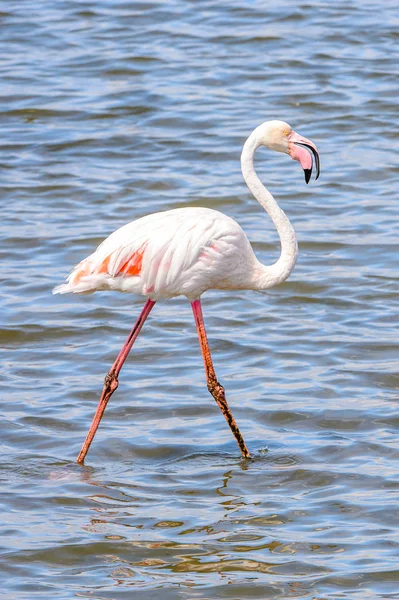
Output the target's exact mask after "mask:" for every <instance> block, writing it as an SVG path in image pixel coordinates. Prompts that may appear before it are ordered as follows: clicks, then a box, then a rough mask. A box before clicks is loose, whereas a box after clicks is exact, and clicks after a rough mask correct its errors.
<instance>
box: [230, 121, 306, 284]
mask: <svg viewBox="0 0 399 600" xmlns="http://www.w3.org/2000/svg"><path fill="white" fill-rule="evenodd" d="M260 145H261V143H260V141H259V134H258V132H257V130H256V129H255V131H253V132H252V133H251V135H250V136H249V138H248V139H247V141H246V142H245V144H244V148H243V151H242V154H241V169H242V174H243V176H244V179H245V182H246V184H247V186H248V187H249V189H250V190H251V192H252V194H253V195H254V196H255V198H256V199H257V201H258V202H259V204H260V205H261V206H263V208H264V209H265V211H266V212H267V214H268V215H269V216H270V218H271V220H272V221H273V223H274V226H275V227H276V229H277V233H278V235H279V237H280V243H281V254H280V258H279V259H278V261H277V262H275V263H274V264H273V265H271V266H266V265H262V264H261V263H258V268H257V269H256V270H255V273H254V281H253V286H254V289H258V290H263V289H267V288H269V287H272V286H273V285H277V284H279V283H282V282H283V281H285V280H286V279H287V277H288V276H289V275H290V273H291V271H292V269H293V268H294V266H295V263H296V259H297V256H298V244H297V241H296V235H295V231H294V228H293V227H292V225H291V223H290V222H289V220H288V217H287V215H286V214H285V212H284V211H283V210H282V209H281V208H280V207H279V205H278V204H277V202H276V201H275V199H274V198H273V196H272V195H271V193H270V192H269V191H268V190H267V189H266V188H265V186H264V185H263V183H262V182H261V181H260V179H259V177H258V176H257V174H256V172H255V168H254V155H255V152H256V150H257V148H258V147H259V146H260Z"/></svg>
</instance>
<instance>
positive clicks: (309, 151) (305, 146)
mask: <svg viewBox="0 0 399 600" xmlns="http://www.w3.org/2000/svg"><path fill="white" fill-rule="evenodd" d="M288 154H289V155H290V156H291V158H293V159H294V160H297V161H298V162H300V163H301V166H302V169H303V171H304V173H305V181H306V183H309V181H310V178H311V175H312V168H313V159H314V162H315V164H316V177H315V179H318V177H319V175H320V157H319V152H318V150H317V148H316V144H314V143H313V142H311V141H310V140H308V139H307V138H305V137H302V136H301V135H299V134H298V133H295V131H292V132H291V133H290V135H289V136H288Z"/></svg>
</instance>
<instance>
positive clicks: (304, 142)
mask: <svg viewBox="0 0 399 600" xmlns="http://www.w3.org/2000/svg"><path fill="white" fill-rule="evenodd" d="M259 146H267V147H268V148H270V149H271V150H276V151H277V152H284V153H286V154H289V155H290V156H291V158H293V159H295V160H297V161H299V162H300V164H301V166H302V168H303V170H304V172H305V181H306V183H308V182H309V180H310V177H311V174H312V166H313V157H314V160H315V163H316V179H317V178H318V176H319V173H320V161H319V154H318V151H317V148H316V146H315V144H314V143H313V142H311V141H310V140H308V139H306V138H304V137H302V136H300V135H298V134H297V133H295V131H293V130H292V128H291V127H290V126H289V125H288V124H287V123H285V122H283V121H266V122H265V123H262V125H259V127H257V128H256V129H255V130H254V131H253V132H252V133H251V135H250V136H249V138H248V139H247V141H246V142H245V144H244V148H243V151H242V155H241V167H242V173H243V176H244V179H245V181H246V183H247V185H248V187H249V189H250V190H251V192H252V194H253V195H254V196H255V198H256V199H257V200H258V202H259V204H260V205H261V206H262V207H263V208H264V209H265V210H266V212H267V213H268V214H269V216H270V218H271V219H272V221H273V223H274V225H275V227H276V229H277V232H278V234H279V237H280V242H281V255H280V258H279V259H278V260H277V262H275V263H274V264H272V265H270V266H266V265H263V264H261V263H260V262H259V261H258V259H257V258H256V256H255V254H254V252H253V250H252V247H251V244H250V243H249V241H248V238H247V236H246V235H245V233H244V232H243V230H242V229H241V227H240V226H239V225H238V223H236V221H234V220H233V219H231V218H230V217H228V216H226V215H224V214H222V213H220V212H218V211H216V210H212V209H209V208H190V207H187V208H177V209H174V210H168V211H165V212H158V213H154V214H151V215H147V216H145V217H142V218H141V219H138V220H137V221H132V222H131V223H128V224H127V225H125V226H124V227H121V228H120V229H118V230H117V231H114V233H112V234H111V235H110V236H109V237H108V238H106V239H105V240H104V241H103V242H102V244H101V245H100V246H99V247H98V248H97V250H96V251H95V252H94V253H93V254H91V255H90V256H88V257H87V258H85V259H84V260H82V261H81V262H80V263H79V264H78V265H77V266H76V267H75V268H74V269H73V271H72V272H71V274H70V275H69V277H68V279H67V283H65V284H64V285H60V286H58V287H56V288H55V289H54V293H55V294H57V293H59V294H65V293H68V292H73V293H83V292H85V293H87V292H94V291H97V290H118V291H122V292H133V293H136V294H141V295H142V296H145V297H146V298H147V301H146V303H145V305H144V308H143V310H142V312H141V314H140V316H139V318H138V319H137V321H136V323H135V325H134V327H133V329H132V331H131V332H130V335H129V337H128V338H127V340H126V342H125V344H124V346H123V348H122V350H121V351H120V353H119V355H118V357H117V359H116V360H115V362H114V364H113V365H112V367H111V369H110V371H109V372H108V374H107V375H106V377H105V383H104V388H103V391H102V395H101V398H100V402H99V405H98V408H97V411H96V413H95V416H94V419H93V422H92V424H91V427H90V429H89V432H88V434H87V436H86V439H85V441H84V443H83V446H82V449H81V451H80V453H79V456H78V458H77V462H78V463H80V464H83V462H84V459H85V456H86V454H87V452H88V450H89V447H90V444H91V442H92V441H93V438H94V435H95V433H96V431H97V428H98V426H99V424H100V421H101V418H102V416H103V413H104V410H105V407H106V405H107V403H108V400H109V399H110V397H111V395H112V394H113V392H114V391H115V390H116V388H117V387H118V375H119V372H120V370H121V368H122V366H123V364H124V362H125V360H126V358H127V356H128V354H129V352H130V350H131V348H132V346H133V344H134V342H135V340H136V338H137V336H138V334H139V333H140V331H141V328H142V326H143V324H144V322H145V320H146V318H147V317H148V315H149V313H150V311H151V309H152V308H153V306H154V304H155V302H156V301H157V300H159V299H161V298H173V297H174V296H179V295H183V296H186V297H187V298H188V300H189V301H190V302H191V306H192V310H193V313H194V318H195V323H196V326H197V331H198V337H199V342H200V346H201V352H202V356H203V359H204V364H205V372H206V378H207V383H208V390H209V392H210V393H211V394H212V396H213V397H214V399H215V400H216V402H217V404H218V406H219V408H220V410H221V411H222V413H223V415H224V417H225V418H226V421H227V422H228V424H229V426H230V429H231V431H232V432H233V435H234V437H235V438H236V440H237V443H238V446H239V448H240V450H241V454H242V456H243V457H244V458H248V457H250V453H249V451H248V448H247V446H246V444H245V442H244V438H243V437H242V435H241V433H240V430H239V429H238V426H237V424H236V421H235V419H234V417H233V415H232V413H231V411H230V409H229V407H228V405H227V402H226V398H225V392H224V388H223V387H222V386H221V384H220V383H219V382H218V380H217V378H216V374H215V370H214V367H213V363H212V358H211V353H210V350H209V345H208V341H207V336H206V332H205V326H204V321H203V316H202V309H201V302H200V296H201V294H203V293H204V292H205V291H206V290H208V289H210V288H213V289H218V290H243V289H249V290H265V289H268V288H270V287H272V286H274V285H277V284H279V283H282V282H283V281H285V280H286V279H287V277H288V276H289V275H290V273H291V271H292V269H293V268H294V265H295V262H296V259H297V255H298V245H297V241H296V236H295V231H294V229H293V227H292V225H291V223H290V222H289V220H288V218H287V216H286V215H285V213H284V212H283V211H282V210H281V208H280V207H279V206H278V204H277V202H276V201H275V199H274V198H273V196H272V195H271V193H270V192H269V191H268V190H267V189H266V188H265V187H264V186H263V184H262V183H261V181H260V180H259V178H258V176H257V175H256V172H255V169H254V154H255V151H256V150H257V148H259Z"/></svg>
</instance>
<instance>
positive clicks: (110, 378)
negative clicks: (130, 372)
mask: <svg viewBox="0 0 399 600" xmlns="http://www.w3.org/2000/svg"><path fill="white" fill-rule="evenodd" d="M154 304H155V302H154V301H153V300H150V299H148V300H147V302H146V303H145V305H144V308H143V310H142V311H141V314H140V316H139V318H138V319H137V321H136V323H135V325H134V327H133V329H132V331H131V332H130V334H129V337H128V338H127V340H126V342H125V344H124V346H123V348H122V350H121V351H120V352H119V354H118V356H117V359H116V361H115V362H114V364H113V365H112V367H111V368H110V370H109V372H108V374H107V375H106V376H105V383H104V388H103V392H102V394H101V398H100V402H99V404H98V407H97V410H96V414H95V415H94V419H93V422H92V424H91V426H90V429H89V432H88V434H87V436H86V439H85V441H84V443H83V446H82V449H81V451H80V452H79V456H78V458H77V460H76V462H77V463H79V464H81V465H82V464H83V462H84V459H85V457H86V454H87V452H88V450H89V448H90V444H91V443H92V441H93V438H94V436H95V434H96V431H97V429H98V426H99V424H100V421H101V417H102V416H103V414H104V410H105V407H106V406H107V404H108V400H109V399H110V398H111V396H112V394H113V393H114V391H115V390H116V388H117V387H118V375H119V372H120V370H121V368H122V367H123V363H124V362H125V360H126V358H127V355H128V354H129V352H130V350H131V349H132V346H133V344H134V342H135V340H136V338H137V336H138V335H139V333H140V331H141V328H142V327H143V325H144V322H145V320H146V318H147V317H148V315H149V314H150V312H151V309H152V307H153V306H154Z"/></svg>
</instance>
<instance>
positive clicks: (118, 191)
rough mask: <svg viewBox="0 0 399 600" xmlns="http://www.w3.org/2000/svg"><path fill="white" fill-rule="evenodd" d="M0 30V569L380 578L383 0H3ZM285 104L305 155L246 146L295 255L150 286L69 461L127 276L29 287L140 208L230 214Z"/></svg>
mask: <svg viewBox="0 0 399 600" xmlns="http://www.w3.org/2000/svg"><path fill="white" fill-rule="evenodd" d="M1 10H2V12H1V14H0V17H1V28H0V44H1V56H2V61H1V63H0V72H1V79H2V86H1V95H0V117H1V138H0V165H1V172H2V176H1V179H0V187H1V196H2V211H1V214H2V218H1V222H0V237H1V246H0V252H1V263H0V274H1V282H2V285H1V306H2V317H3V318H2V324H1V325H0V333H1V341H2V344H1V347H2V349H1V354H0V360H1V369H0V373H1V398H2V402H1V420H0V432H1V440H2V451H3V452H2V454H3V456H2V462H1V466H0V474H1V475H0V476H1V479H2V482H3V485H2V494H1V502H2V511H1V515H2V517H1V519H0V524H1V538H0V539H1V542H0V550H1V554H0V573H1V574H0V584H1V586H0V588H1V589H2V593H3V594H4V597H5V598H7V599H11V598H12V599H13V600H22V599H24V600H31V599H33V598H35V599H36V598H57V599H67V598H68V599H69V598H95V599H96V600H98V599H101V600H102V599H114V598H115V599H117V600H121V599H124V598H126V599H128V598H129V599H130V598H132V597H134V598H136V597H137V598H140V600H141V599H146V600H147V599H148V600H158V599H162V600H175V599H197V598H200V599H212V600H213V599H224V598H231V599H234V600H244V599H245V600H247V599H253V598H256V599H259V600H264V599H265V598H273V599H278V598H281V599H283V600H286V599H288V598H301V599H308V600H326V599H334V600H336V599H338V598H347V599H350V600H355V599H359V600H368V599H370V600H374V599H376V598H399V591H398V590H399V571H398V531H399V520H398V508H397V507H398V500H399V497H398V492H399V480H398V458H399V452H398V442H397V439H398V426H399V419H398V416H397V414H398V413H397V405H398V386H399V377H398V371H399V369H398V337H397V323H398V308H399V302H398V270H397V264H398V261H397V256H398V251H399V242H398V239H399V237H398V234H399V219H398V201H397V178H398V173H399V160H398V142H397V98H398V67H397V65H398V60H399V56H398V54H399V53H398V25H399V16H398V12H397V6H396V3H394V2H392V1H386V2H384V3H380V2H376V1H375V0H370V1H366V2H360V1H358V0H353V1H349V2H341V1H339V2H335V3H330V2H329V3H327V2H314V1H313V0H310V1H308V2H299V3H298V2H294V1H288V2H284V3H280V4H277V5H276V4H273V5H270V4H269V3H266V2H261V1H257V2H256V1H255V2H244V1H243V0H237V1H233V2H229V3H228V4H227V3H220V2H215V1H214V0H209V1H206V0H205V1H203V2H183V1H182V0H176V1H169V0H167V1H166V0H165V1H154V2H151V3H149V2H140V3H135V2H127V1H126V2H107V1H105V0H98V1H97V2H84V3H82V2H77V1H72V0H65V1H56V2H53V3H51V4H49V3H37V2H31V1H29V0H24V2H16V1H15V0H10V1H9V2H7V3H6V4H4V5H3V7H2V9H1ZM272 118H280V119H284V120H285V121H288V122H289V123H290V124H291V125H292V126H293V127H294V129H295V130H297V131H298V132H300V133H301V134H302V135H304V136H306V137H308V138H310V139H312V140H313V141H314V142H315V143H316V144H317V146H318V148H319V151H320V155H321V167H322V173H321V177H320V179H319V180H318V181H317V182H316V183H315V182H312V183H311V184H310V185H309V186H306V185H305V182H304V180H303V174H302V172H301V169H300V167H299V165H298V164H297V163H294V162H293V161H290V160H289V159H288V158H287V157H286V156H283V155H278V154H274V153H271V152H269V151H267V150H260V151H259V153H258V155H257V161H256V167H257V170H258V173H259V175H260V177H261V178H262V180H263V181H264V183H265V184H266V185H267V186H268V187H269V189H270V190H271V191H272V192H273V194H274V195H275V197H276V198H277V199H278V201H279V202H280V203H281V206H282V207H283V208H284V210H285V211H286V212H287V214H288V215H289V217H290V218H291V220H292V223H293V225H294V227H295V229H296V232H297V236H298V240H299V250H300V255H299V261H298V264H297V266H296V268H295V270H294V272H293V274H292V276H291V277H290V279H289V281H288V282H286V283H285V284H284V285H282V286H279V287H277V288H274V289H273V290H270V291H269V292H267V293H254V292H245V291H243V292H230V293H222V292H212V291H211V292H208V293H207V294H205V295H204V298H203V309H204V314H205V321H206V325H207V330H208V336H209V340H210V344H211V349H212V353H213V359H214V363H215V368H216V372H217V374H218V377H219V379H220V381H221V382H222V383H223V384H224V386H225V388H226V394H227V398H228V401H229V403H230V406H231V408H232V411H233V413H234V415H235V417H236V419H237V422H238V424H239V426H240V429H241V432H242V433H243V435H244V437H245V440H246V442H247V444H248V446H249V448H250V450H251V452H252V454H253V460H251V461H243V460H242V459H241V458H240V454H239V451H238V449H237V446H236V444H235V441H234V439H233V437H232V435H231V432H230V431H229V429H228V427H227V425H226V423H225V421H224V419H223V417H222V416H221V414H220V412H219V410H218V408H217V406H216V405H215V403H214V401H213V399H212V397H211V396H210V395H209V394H208V391H207V389H206V384H205V375H204V372H203V365H202V359H201V356H200V351H199V347H198V340H197V335H196V331H195V325H194V322H193V319H192V314H191V309H190V306H189V304H188V303H187V301H186V300H184V299H175V300H172V301H168V302H161V303H157V305H156V306H155V308H154V310H153V312H152V313H151V316H150V317H149V320H148V322H147V323H146V324H145V327H144V329H143V332H142V334H141V336H140V337H139V339H138V342H137V344H136V345H135V347H134V348H133V351H132V354H131V356H130V357H129V360H128V362H127V364H126V366H125V367H124V368H123V371H122V373H121V377H120V386H119V388H118V390H117V392H116V393H115V394H114V396H113V397H112V399H111V401H110V403H109V406H108V407H107V410H106V413H105V417H104V419H103V422H102V424H101V427H100V429H99V432H98V434H97V436H96V438H95V440H94V443H93V445H92V448H91V449H90V452H89V455H88V457H87V460H86V465H85V466H84V467H81V466H78V465H77V464H76V463H75V459H76V456H77V453H78V452H79V449H80V446H81V444H82V442H83V439H84V437H85V435H86V432H87V429H88V427H89V424H90V421H91V418H92V416H93V414H94V411H95V408H96V405H97V402H98V397H99V394H100V392H101V388H102V384H103V378H104V375H105V374H106V372H107V370H108V368H109V366H110V365H111V363H112V361H113V360H114V358H115V356H116V355H117V353H118V351H119V349H120V347H121V345H122V343H123V342H124V340H125V338H126V336H127V335H128V332H129V330H130V329H131V327H132V325H133V323H134V321H135V319H136V317H137V315H138V314H139V312H140V310H141V307H142V304H143V299H141V298H139V297H130V296H128V295H122V294H117V293H114V294H113V293H98V294H95V295H91V296H80V297H76V296H74V297H72V296H62V297H55V296H52V295H51V290H52V288H53V287H54V286H55V285H57V284H59V283H61V282H62V281H63V279H64V277H65V276H66V275H67V274H68V272H69V270H70V269H71V267H72V266H73V265H74V264H75V263H76V262H78V261H79V260H80V259H82V258H84V257H85V256H86V255H88V254H89V253H90V252H92V251H93V249H94V248H95V247H96V245H97V244H98V243H99V242H100V241H101V240H102V239H103V238H104V237H105V236H106V235H108V234H109V233H111V232H112V231H113V230H114V229H116V228H117V227H119V226H121V225H123V224H124V223H126V222H128V221H130V220H133V219H135V218H138V217H141V216H143V215H145V214H147V213H149V212H154V211H157V210H166V209H170V208H175V207H178V206H208V207H211V208H215V209H218V210H221V211H222V212H224V213H226V214H228V215H230V216H232V217H234V218H236V219H237V220H238V221H239V222H240V224H241V225H242V227H243V228H244V230H245V231H246V232H247V235H248V237H249V239H250V240H251V242H252V243H253V246H254V248H255V250H256V252H257V254H258V255H259V257H260V258H261V260H263V262H265V263H269V264H270V263H272V262H274V260H275V259H276V258H277V257H278V253H279V247H278V238H277V235H276V233H275V231H274V229H273V226H272V224H271V222H270V220H269V219H268V217H267V215H266V214H264V213H263V212H262V209H261V208H260V206H259V205H258V204H257V202H256V201H255V200H254V199H253V198H252V197H251V195H250V193H249V192H248V190H247V188H246V186H245V184H244V182H243V180H242V176H241V173H240V166H239V157H240V152H241V148H242V144H243V142H244V141H245V139H246V137H247V136H248V135H249V133H250V132H251V131H252V129H253V128H254V127H256V126H257V125H258V124H259V123H261V122H262V121H264V120H267V119H272Z"/></svg>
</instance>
